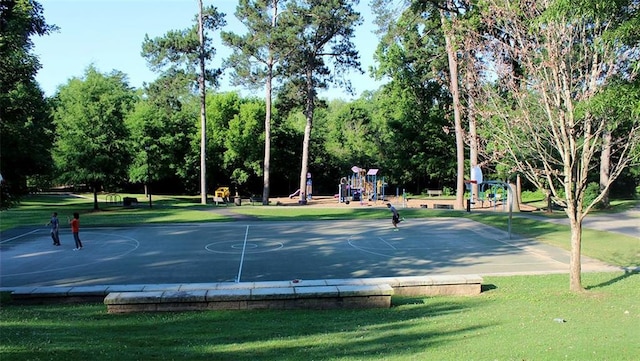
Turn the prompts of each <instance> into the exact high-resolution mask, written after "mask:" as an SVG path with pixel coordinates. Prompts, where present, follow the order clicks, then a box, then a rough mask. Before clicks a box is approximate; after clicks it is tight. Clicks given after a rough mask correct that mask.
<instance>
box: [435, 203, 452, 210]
mask: <svg viewBox="0 0 640 361" xmlns="http://www.w3.org/2000/svg"><path fill="white" fill-rule="evenodd" d="M433 209H453V204H437V203H436V204H434V205H433Z"/></svg>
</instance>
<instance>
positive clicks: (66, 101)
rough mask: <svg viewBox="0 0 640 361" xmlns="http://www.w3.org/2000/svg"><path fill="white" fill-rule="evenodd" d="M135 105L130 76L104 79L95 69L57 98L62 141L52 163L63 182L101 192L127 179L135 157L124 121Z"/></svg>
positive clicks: (114, 74) (56, 116)
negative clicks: (129, 82) (129, 80)
mask: <svg viewBox="0 0 640 361" xmlns="http://www.w3.org/2000/svg"><path fill="white" fill-rule="evenodd" d="M134 101H135V96H134V92H133V90H132V89H131V88H130V87H129V85H128V82H127V79H126V76H125V75H124V74H123V73H121V72H118V71H113V72H112V73H110V74H106V75H105V74H101V73H100V72H98V70H97V69H95V68H94V67H93V66H90V67H89V68H87V70H86V72H85V74H84V76H83V77H82V78H73V79H71V80H69V82H68V83H67V84H65V85H63V86H61V87H60V89H59V91H58V94H57V95H56V101H55V110H54V120H55V124H56V132H57V134H58V137H57V139H56V144H55V148H54V152H53V155H54V160H55V164H56V167H57V169H58V172H59V174H60V179H61V180H62V181H64V182H65V183H67V184H75V185H80V184H86V185H88V186H89V187H90V188H91V190H92V191H93V196H94V197H93V199H94V209H98V191H99V190H101V188H102V187H103V186H104V187H109V186H115V185H119V184H121V183H123V182H124V181H126V179H127V175H128V169H129V164H130V160H131V153H130V149H129V147H128V145H129V142H128V138H129V132H128V131H127V127H126V125H125V118H126V117H127V114H128V113H129V112H130V111H131V109H132V107H133V104H134Z"/></svg>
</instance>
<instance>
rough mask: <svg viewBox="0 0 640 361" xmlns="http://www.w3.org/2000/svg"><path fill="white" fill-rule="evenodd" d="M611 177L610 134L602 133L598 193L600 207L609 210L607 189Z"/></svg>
mask: <svg viewBox="0 0 640 361" xmlns="http://www.w3.org/2000/svg"><path fill="white" fill-rule="evenodd" d="M610 176H611V132H608V131H604V132H603V134H602V153H601V154H600V192H602V194H603V195H602V200H601V202H602V205H603V206H604V208H609V206H610V205H611V203H610V201H609V188H608V187H607V186H608V184H609V183H610Z"/></svg>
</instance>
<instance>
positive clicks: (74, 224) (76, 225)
mask: <svg viewBox="0 0 640 361" xmlns="http://www.w3.org/2000/svg"><path fill="white" fill-rule="evenodd" d="M69 224H70V225H71V233H73V240H74V241H76V248H74V249H73V250H74V251H79V250H81V249H82V241H80V214H79V213H78V212H74V213H73V219H71V220H69Z"/></svg>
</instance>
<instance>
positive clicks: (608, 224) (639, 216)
mask: <svg viewBox="0 0 640 361" xmlns="http://www.w3.org/2000/svg"><path fill="white" fill-rule="evenodd" d="M563 214H564V213H563ZM517 216H519V217H528V218H533V219H537V220H540V221H543V222H553V223H558V224H564V225H569V219H568V218H567V217H562V218H550V217H544V216H536V215H533V214H530V213H519V214H517ZM582 227H583V228H587V229H595V230H600V231H606V232H614V233H620V234H624V235H626V236H630V237H635V238H638V239H640V205H639V206H636V207H635V208H633V209H631V210H628V211H626V212H620V213H611V214H597V215H593V214H588V215H587V217H586V218H585V219H584V221H583V222H582Z"/></svg>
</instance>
